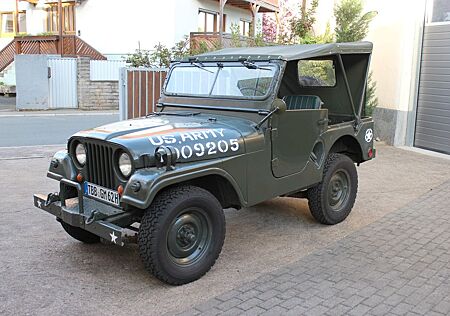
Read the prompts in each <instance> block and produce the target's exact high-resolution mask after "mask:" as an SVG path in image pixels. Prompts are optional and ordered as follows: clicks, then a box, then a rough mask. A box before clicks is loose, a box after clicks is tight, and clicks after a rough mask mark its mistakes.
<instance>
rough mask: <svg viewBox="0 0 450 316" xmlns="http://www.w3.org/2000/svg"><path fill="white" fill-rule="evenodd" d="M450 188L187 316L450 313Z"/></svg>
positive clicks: (441, 188)
mask: <svg viewBox="0 0 450 316" xmlns="http://www.w3.org/2000/svg"><path fill="white" fill-rule="evenodd" d="M449 198H450V181H447V182H445V183H444V184H441V185H440V186H438V187H436V188H435V189H432V190H430V191H429V192H428V193H426V194H425V195H423V196H422V197H420V198H418V199H416V200H415V201H413V202H410V203H409V204H408V205H406V206H405V207H403V208H401V209H399V210H397V211H394V212H392V213H390V214H387V215H386V216H384V217H382V218H381V219H380V220H378V221H376V222H374V223H372V224H370V225H368V226H366V227H364V228H362V229H361V230H359V231H357V232H355V233H353V234H351V235H349V236H347V237H345V238H343V239H341V240H340V241H338V242H336V243H335V244H332V245H330V246H328V247H326V248H323V249H321V250H318V251H316V252H314V253H312V254H310V255H309V256H306V257H304V258H303V259H301V260H300V261H298V262H296V263H294V264H291V265H288V266H286V267H282V268H280V269H279V270H277V271H274V272H271V273H267V274H264V275H262V276H260V277H259V278H257V279H256V280H254V281H251V282H249V283H247V284H245V285H243V286H239V287H237V288H235V289H233V290H231V291H228V292H226V293H224V294H222V295H220V296H217V297H215V298H213V299H210V300H207V301H206V302H204V303H203V304H200V305H197V306H195V307H194V308H192V309H190V310H187V311H185V312H184V313H182V314H183V315H199V314H202V315H217V314H224V315H241V314H243V315H260V314H262V315H280V314H282V315H284V314H286V315H333V316H335V315H344V314H345V315H366V314H367V315H387V314H389V315H448V314H450V216H449V215H450V209H449V206H448V200H449Z"/></svg>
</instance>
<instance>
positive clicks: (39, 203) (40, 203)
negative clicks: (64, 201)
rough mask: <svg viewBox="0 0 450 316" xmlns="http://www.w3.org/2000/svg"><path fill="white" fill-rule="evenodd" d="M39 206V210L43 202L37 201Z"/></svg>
mask: <svg viewBox="0 0 450 316" xmlns="http://www.w3.org/2000/svg"><path fill="white" fill-rule="evenodd" d="M37 206H38V207H39V208H42V202H41V200H38V201H37Z"/></svg>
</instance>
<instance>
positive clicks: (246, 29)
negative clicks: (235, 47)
mask: <svg viewBox="0 0 450 316" xmlns="http://www.w3.org/2000/svg"><path fill="white" fill-rule="evenodd" d="M239 31H240V32H241V35H242V36H250V22H249V21H246V20H241V21H240V23H239Z"/></svg>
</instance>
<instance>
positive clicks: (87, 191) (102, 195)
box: [84, 181, 120, 206]
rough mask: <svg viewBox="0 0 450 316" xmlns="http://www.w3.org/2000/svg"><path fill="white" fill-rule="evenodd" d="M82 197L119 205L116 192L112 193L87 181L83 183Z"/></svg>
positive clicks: (118, 197)
mask: <svg viewBox="0 0 450 316" xmlns="http://www.w3.org/2000/svg"><path fill="white" fill-rule="evenodd" d="M84 195H85V196H88V197H92V198H95V199H98V200H101V201H104V202H106V203H109V204H112V205H116V206H119V205H120V202H119V201H120V196H119V193H118V192H117V191H113V190H110V189H107V188H104V187H102V186H99V185H97V184H93V183H90V182H87V181H86V182H84Z"/></svg>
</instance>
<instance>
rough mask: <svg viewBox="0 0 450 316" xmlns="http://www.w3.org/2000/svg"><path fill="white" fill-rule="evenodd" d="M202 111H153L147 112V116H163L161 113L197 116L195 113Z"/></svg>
mask: <svg viewBox="0 0 450 316" xmlns="http://www.w3.org/2000/svg"><path fill="white" fill-rule="evenodd" d="M199 114H200V112H192V111H183V112H163V111H160V112H153V113H149V114H147V115H146V116H145V117H150V116H161V115H169V116H170V115H172V116H195V115H199Z"/></svg>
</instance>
